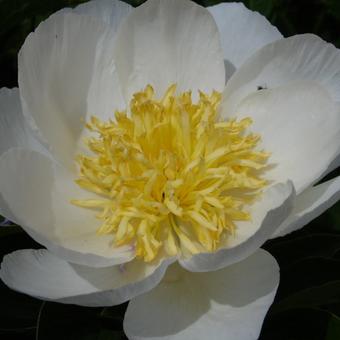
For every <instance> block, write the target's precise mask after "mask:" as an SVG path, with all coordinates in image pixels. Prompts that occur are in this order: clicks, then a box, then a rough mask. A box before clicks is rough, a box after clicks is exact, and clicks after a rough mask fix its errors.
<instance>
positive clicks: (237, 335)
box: [124, 249, 279, 340]
mask: <svg viewBox="0 0 340 340" xmlns="http://www.w3.org/2000/svg"><path fill="white" fill-rule="evenodd" d="M172 270H177V271H178V272H177V273H175V274H172V275H173V276H174V275H175V276H176V275H177V276H178V277H177V278H176V277H175V278H171V277H170V279H168V280H167V277H168V273H167V274H166V276H165V279H164V280H163V281H162V282H161V283H160V284H159V285H158V286H157V287H156V288H154V289H153V290H152V291H150V292H148V293H146V294H143V295H141V296H138V297H136V298H135V299H133V300H132V301H130V303H129V306H128V309H127V312H126V314H125V320H124V330H125V332H126V334H127V336H128V337H129V339H130V340H146V339H154V340H161V339H163V340H168V339H169V340H170V339H171V340H197V339H211V340H220V339H238V340H254V339H257V338H258V336H259V334H260V330H261V326H262V322H263V319H264V316H265V314H266V312H267V310H268V308H269V306H270V305H271V303H272V302H273V299H274V296H275V292H276V289H277V286H278V283H279V268H278V265H277V263H276V261H275V260H274V258H273V257H272V256H271V255H270V254H269V253H267V252H265V251H264V250H262V249H259V250H258V251H257V252H256V253H255V254H253V255H252V256H250V257H249V258H247V259H246V260H244V261H242V262H239V263H237V264H234V265H232V266H229V267H227V268H225V269H221V270H219V271H215V272H209V273H190V272H186V271H184V270H180V269H172V268H169V271H172ZM146 311H147V312H146Z"/></svg>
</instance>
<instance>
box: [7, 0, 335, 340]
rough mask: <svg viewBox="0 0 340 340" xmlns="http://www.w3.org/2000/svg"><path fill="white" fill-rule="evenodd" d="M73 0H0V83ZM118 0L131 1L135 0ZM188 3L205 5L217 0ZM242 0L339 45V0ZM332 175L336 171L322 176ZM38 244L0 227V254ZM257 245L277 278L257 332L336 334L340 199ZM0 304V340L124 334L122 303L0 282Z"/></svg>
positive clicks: (308, 338) (297, 339) (276, 339)
mask: <svg viewBox="0 0 340 340" xmlns="http://www.w3.org/2000/svg"><path fill="white" fill-rule="evenodd" d="M81 2H85V1H81V0H40V1H38V0H31V1H27V0H21V1H20V0H0V19H1V20H0V46H1V50H0V87H4V86H6V87H10V88H11V87H14V86H17V54H18V51H19V49H20V47H21V45H22V43H23V42H24V40H25V37H26V36H27V35H28V34H29V33H30V32H31V31H33V30H34V29H35V27H36V26H37V25H38V24H39V23H40V22H41V21H42V20H44V19H46V18H47V17H48V16H49V15H50V14H52V13H53V12H55V11H57V10H59V9H61V8H63V7H73V6H76V5H77V4H79V3H81ZM126 2H129V3H130V4H132V5H135V6H136V5H138V4H140V3H142V2H143V1H138V0H129V1H126ZM196 2H197V3H199V4H202V5H205V6H208V5H213V4H217V3H219V2H223V1H216V0H215V1H213V0H201V1H196ZM225 2H227V1H225ZM243 3H244V4H245V5H246V6H247V7H248V8H250V9H252V10H256V11H259V12H261V13H262V14H263V15H265V16H266V17H267V18H268V19H269V20H270V21H271V22H272V24H274V25H275V26H277V27H278V29H279V30H280V31H281V32H282V33H283V35H284V36H289V35H294V34H297V33H307V32H312V33H315V34H317V35H319V36H320V37H322V38H323V39H325V40H327V41H329V42H332V43H333V44H334V45H335V46H337V47H340V0H318V1H304V0H301V1H296V0H295V1H294V0H245V1H243ZM335 175H339V170H336V171H334V172H333V173H332V174H330V175H329V176H327V179H329V178H332V177H334V176H335ZM0 221H1V217H0ZM39 247H40V246H39V245H38V244H36V243H35V242H34V241H32V240H31V239H30V238H29V237H28V236H27V235H26V234H25V233H24V232H23V231H22V230H21V228H20V227H18V226H10V227H8V226H7V227H6V226H4V227H1V229H0V259H1V258H2V256H3V255H5V254H6V253H9V252H11V251H14V250H16V249H22V248H39ZM264 248H265V249H266V250H268V251H269V252H270V253H271V254H272V255H274V256H275V257H276V259H277V261H278V262H279V265H280V268H281V283H280V287H279V291H278V294H277V296H276V299H275V302H274V304H273V305H272V307H271V309H270V310H269V313H268V315H267V317H266V319H265V322H264V325H263V329H262V334H261V337H260V339H261V340H339V339H340V204H339V203H338V204H336V205H335V206H334V207H332V208H331V209H329V210H328V211H327V212H325V213H324V214H323V215H321V216H320V217H319V218H317V219H315V220H314V221H313V222H312V223H310V224H309V225H308V226H306V227H305V228H303V229H302V230H300V231H297V232H295V233H293V234H291V235H288V236H286V237H284V238H279V239H276V240H274V241H269V242H267V243H266V244H265V245H264ZM0 304H1V305H0V306H1V307H0V339H4V340H11V339H22V340H26V339H32V340H33V339H34V340H37V339H40V340H43V339H44V340H45V339H48V340H49V339H52V340H54V339H58V340H63V339H82V340H92V339H96V340H109V339H111V340H118V339H126V338H125V336H124V333H123V331H122V320H123V317H124V311H125V308H126V304H123V305H120V306H116V307H112V308H84V307H78V306H71V305H61V304H56V303H52V302H47V303H45V302H42V301H39V300H36V299H33V298H30V297H27V296H25V295H22V294H19V293H15V292H13V291H11V290H9V289H8V288H7V287H6V286H4V285H3V284H2V282H0ZM228 340H234V339H228ZM235 340H237V339H235Z"/></svg>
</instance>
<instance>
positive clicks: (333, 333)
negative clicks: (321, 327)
mask: <svg viewBox="0 0 340 340" xmlns="http://www.w3.org/2000/svg"><path fill="white" fill-rule="evenodd" d="M339 339H340V318H339V317H337V316H336V315H332V317H331V318H330V320H329V323H328V329H327V334H326V339H325V340H339Z"/></svg>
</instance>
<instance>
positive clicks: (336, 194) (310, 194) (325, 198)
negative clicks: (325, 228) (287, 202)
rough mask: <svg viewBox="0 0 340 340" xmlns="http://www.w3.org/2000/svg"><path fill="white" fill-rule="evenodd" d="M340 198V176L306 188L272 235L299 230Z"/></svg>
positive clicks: (276, 235) (277, 235) (282, 234)
mask: <svg viewBox="0 0 340 340" xmlns="http://www.w3.org/2000/svg"><path fill="white" fill-rule="evenodd" d="M339 199H340V177H339V176H338V177H336V178H334V179H331V180H329V181H327V182H324V183H322V184H319V185H316V186H314V187H311V188H308V189H306V190H305V191H304V192H303V193H302V194H300V195H299V196H297V198H296V202H295V205H294V209H293V211H292V213H291V214H290V215H289V217H288V218H287V219H286V220H285V221H284V222H283V223H282V225H281V226H280V228H278V229H277V230H276V231H275V232H274V234H273V236H272V237H279V236H284V235H286V234H289V233H291V232H293V231H295V230H298V229H300V228H302V227H303V226H305V225H306V224H307V223H309V222H310V221H312V220H313V219H314V218H316V217H318V216H319V215H321V214H322V213H323V212H324V211H326V210H327V209H328V208H330V207H331V206H332V205H333V204H335V203H336V202H337V201H338V200H339Z"/></svg>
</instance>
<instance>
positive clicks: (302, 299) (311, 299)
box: [271, 281, 340, 339]
mask: <svg viewBox="0 0 340 340" xmlns="http://www.w3.org/2000/svg"><path fill="white" fill-rule="evenodd" d="M335 303H340V281H334V282H328V283H326V284H324V285H321V286H317V287H311V288H306V289H303V290H301V291H299V292H297V293H295V294H292V295H289V296H288V297H286V298H284V299H282V300H281V301H279V302H278V303H276V304H275V305H273V308H272V309H271V313H272V314H275V313H281V312H283V311H287V310H289V309H296V308H308V307H313V308H315V307H319V306H324V305H328V304H335ZM339 339H340V338H339Z"/></svg>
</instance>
